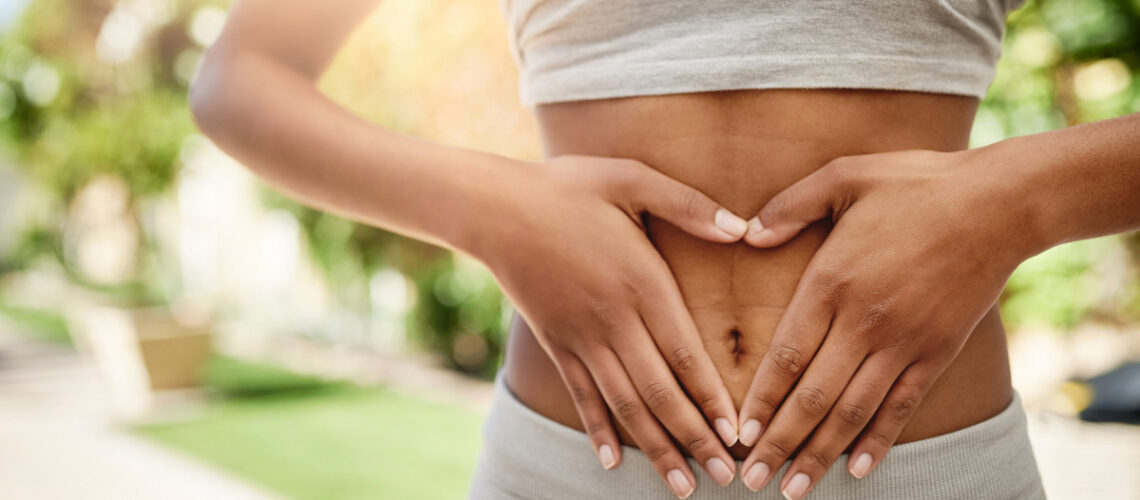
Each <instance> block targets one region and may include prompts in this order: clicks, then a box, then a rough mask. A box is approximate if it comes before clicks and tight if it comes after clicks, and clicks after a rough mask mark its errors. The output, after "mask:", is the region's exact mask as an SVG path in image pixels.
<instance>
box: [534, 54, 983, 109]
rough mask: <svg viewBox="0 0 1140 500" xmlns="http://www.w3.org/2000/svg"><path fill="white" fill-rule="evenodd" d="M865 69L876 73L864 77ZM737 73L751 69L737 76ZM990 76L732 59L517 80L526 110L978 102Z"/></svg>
mask: <svg viewBox="0 0 1140 500" xmlns="http://www.w3.org/2000/svg"><path fill="white" fill-rule="evenodd" d="M805 62H807V63H808V64H804V63H805ZM868 64H871V65H872V66H873V67H874V68H876V71H873V72H868V71H867V70H866V65H868ZM742 65H744V66H746V67H749V68H754V69H753V70H751V71H748V72H741V70H740V68H741V66H742ZM666 68H667V71H666V70H665V69H666ZM681 68H685V69H684V70H681ZM615 75H620V77H619V78H618V80H619V81H625V80H628V79H635V80H637V81H638V84H637V85H636V86H635V87H628V86H627V87H618V88H614V87H613V82H614V81H615ZM992 76H993V67H992V66H989V65H986V64H977V63H973V64H972V63H969V62H965V61H953V60H924V59H903V58H899V57H894V56H890V57H886V56H876V55H864V56H857V55H856V56H853V55H843V56H831V57H829V56H798V57H795V58H794V59H789V58H778V57H754V58H749V59H747V60H744V61H742V60H741V58H739V57H733V58H722V59H721V60H717V59H713V60H707V59H706V60H697V61H691V62H686V61H659V62H651V63H643V64H636V65H623V66H621V67H620V68H613V67H606V66H592V67H589V66H583V67H578V68H575V69H573V70H572V72H571V71H566V72H546V73H539V74H531V75H527V78H524V79H522V85H521V87H520V89H519V91H520V98H521V101H522V104H523V105H524V106H526V107H528V108H533V107H534V106H537V105H540V104H549V103H555V102H567V101H584V100H593V99H607V98H620V97H635V96H646V95H665V94H681V93H696V92H712V91H726V90H746V89H757V90H759V89H797V88H798V89H825V88H831V89H875V90H896V91H911V92H928V93H938V94H953V95H963V96H971V97H976V98H979V99H980V98H983V97H985V95H984V89H986V88H987V87H988V85H989V83H990V79H991V78H992ZM979 89H983V92H982V93H979V92H978V91H979Z"/></svg>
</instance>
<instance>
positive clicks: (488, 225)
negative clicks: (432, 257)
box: [449, 153, 539, 268]
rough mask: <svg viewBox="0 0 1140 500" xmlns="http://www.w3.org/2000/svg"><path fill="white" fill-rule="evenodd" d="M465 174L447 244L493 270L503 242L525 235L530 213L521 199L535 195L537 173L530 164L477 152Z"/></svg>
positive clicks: (533, 165) (532, 164)
mask: <svg viewBox="0 0 1140 500" xmlns="http://www.w3.org/2000/svg"><path fill="white" fill-rule="evenodd" d="M467 173H468V174H469V176H467V179H466V182H465V184H466V187H465V188H464V189H463V191H462V192H463V195H462V196H461V198H462V199H461V201H460V203H459V204H458V206H457V207H456V208H455V210H456V214H457V216H456V217H455V218H454V223H453V224H452V227H451V229H450V233H451V235H450V237H449V238H450V243H451V245H452V246H453V247H454V248H455V249H456V250H459V251H461V252H463V253H465V254H467V255H470V256H471V257H473V258H475V259H476V260H478V261H480V262H482V263H483V264H484V265H486V266H487V267H489V268H494V266H495V261H496V259H497V258H498V256H500V255H501V254H502V248H503V245H504V243H507V242H509V241H510V240H511V239H512V238H518V237H519V236H520V235H523V234H525V233H526V230H525V228H523V227H522V226H523V225H524V221H525V220H526V218H527V217H528V216H529V214H530V213H531V211H530V210H529V209H528V207H527V205H526V203H525V201H524V200H522V199H521V198H522V196H523V195H525V194H526V193H533V192H534V190H535V188H536V186H535V182H536V180H537V177H538V176H537V175H536V174H538V173H539V172H538V169H537V168H536V167H535V164H534V163H533V162H528V161H525V160H517V159H512V158H506V157H501V156H496V155H492V154H482V153H480V157H479V158H476V159H475V161H474V162H473V163H472V165H471V168H470V169H468V172H467Z"/></svg>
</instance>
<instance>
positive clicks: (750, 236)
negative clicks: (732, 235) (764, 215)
mask: <svg viewBox="0 0 1140 500" xmlns="http://www.w3.org/2000/svg"><path fill="white" fill-rule="evenodd" d="M767 231H768V229H767V228H765V227H764V224H762V223H760V217H753V218H752V220H749V221H748V231H747V232H746V233H745V235H744V239H745V240H748V242H749V243H752V242H755V241H757V239H758V238H760V237H761V236H762V235H764V234H766V233H767Z"/></svg>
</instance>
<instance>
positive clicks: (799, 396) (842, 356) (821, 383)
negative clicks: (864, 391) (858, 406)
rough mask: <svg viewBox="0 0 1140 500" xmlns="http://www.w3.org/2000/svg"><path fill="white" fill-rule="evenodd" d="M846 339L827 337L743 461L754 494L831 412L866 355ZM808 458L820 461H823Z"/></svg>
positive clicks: (833, 333) (746, 483)
mask: <svg viewBox="0 0 1140 500" xmlns="http://www.w3.org/2000/svg"><path fill="white" fill-rule="evenodd" d="M839 331H840V332H842V330H839ZM847 339H848V337H845V336H843V335H842V333H837V332H836V331H832V332H831V333H829V334H828V337H827V340H825V341H824V343H823V346H822V347H820V349H819V354H817V355H816V356H815V358H814V359H813V360H812V361H811V365H810V366H809V367H808V368H807V371H806V372H805V373H804V375H803V378H802V379H800V381H799V382H798V383H797V384H796V387H795V389H794V390H792V392H791V393H790V394H789V395H788V397H787V399H786V400H785V401H784V402H783V403H782V404H781V406H780V409H779V411H778V412H777V413H776V416H775V417H774V418H773V419H772V421H771V424H769V425H768V426H767V428H766V429H764V433H763V434H762V435H761V436H760V441H758V442H757V443H756V447H755V448H753V449H752V452H751V453H749V455H748V458H747V459H746V460H745V461H744V467H743V470H744V471H746V472H745V474H744V475H743V478H744V485H745V486H747V487H749V488H750V489H752V490H754V491H755V490H759V489H760V488H763V487H764V485H765V484H767V482H768V480H769V479H771V475H772V474H771V473H772V471H775V470H777V469H779V468H780V466H782V465H783V464H784V462H786V461H788V459H789V458H791V456H792V454H793V453H794V452H795V451H796V449H798V448H799V447H800V445H801V444H803V443H804V442H805V441H806V440H807V439H808V436H810V435H811V433H812V431H813V430H815V428H816V426H817V425H819V423H820V422H822V421H823V419H824V417H825V416H827V414H828V412H829V411H831V408H832V406H834V404H835V401H836V400H838V399H839V396H840V394H842V393H843V389H844V387H846V386H847V383H848V382H849V381H850V380H851V377H852V376H853V375H855V372H856V370H858V369H859V365H860V364H861V363H862V362H863V359H864V357H865V355H866V351H865V350H862V349H859V348H857V347H855V346H853V345H851V343H850V342H849V341H848V340H847ZM801 457H802V453H801ZM808 458H809V459H815V460H821V461H822V460H823V458H824V457H808ZM754 468H755V470H753V469H754Z"/></svg>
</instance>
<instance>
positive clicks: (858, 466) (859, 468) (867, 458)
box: [851, 453, 875, 479]
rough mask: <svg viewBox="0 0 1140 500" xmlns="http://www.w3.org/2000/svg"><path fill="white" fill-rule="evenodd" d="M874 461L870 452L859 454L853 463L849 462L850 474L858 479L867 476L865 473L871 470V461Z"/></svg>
mask: <svg viewBox="0 0 1140 500" xmlns="http://www.w3.org/2000/svg"><path fill="white" fill-rule="evenodd" d="M874 461H875V460H874V459H873V458H871V454H870V453H862V454H860V455H859V457H858V458H856V459H855V463H853V464H851V475H852V476H855V477H857V478H859V479H863V478H865V477H867V473H868V472H871V462H874Z"/></svg>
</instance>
